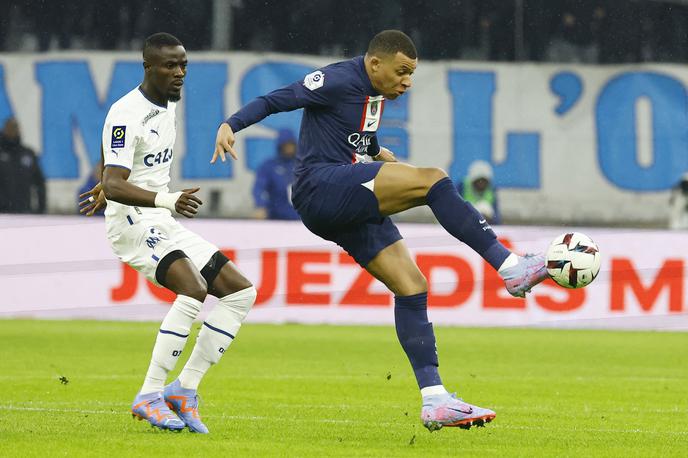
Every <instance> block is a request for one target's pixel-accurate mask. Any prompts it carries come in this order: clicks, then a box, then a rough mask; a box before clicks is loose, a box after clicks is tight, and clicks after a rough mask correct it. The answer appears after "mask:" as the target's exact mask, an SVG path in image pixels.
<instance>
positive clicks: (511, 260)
mask: <svg viewBox="0 0 688 458" xmlns="http://www.w3.org/2000/svg"><path fill="white" fill-rule="evenodd" d="M516 264H518V255H516V254H514V253H511V254H510V255H509V256H507V257H506V259H505V260H504V262H503V263H502V265H501V266H499V269H497V272H499V273H500V274H501V273H502V271H503V270H504V269H508V268H509V267H513V266H515V265H516Z"/></svg>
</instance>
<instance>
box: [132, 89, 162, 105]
mask: <svg viewBox="0 0 688 458" xmlns="http://www.w3.org/2000/svg"><path fill="white" fill-rule="evenodd" d="M138 90H139V92H140V93H141V95H142V96H143V98H144V99H146V100H148V101H149V102H150V103H152V104H153V105H155V106H156V107H160V108H164V109H167V105H160V104H157V103H155V102H153V101H152V100H151V99H149V98H148V96H147V95H146V93H145V92H143V90H142V89H141V86H139V87H138Z"/></svg>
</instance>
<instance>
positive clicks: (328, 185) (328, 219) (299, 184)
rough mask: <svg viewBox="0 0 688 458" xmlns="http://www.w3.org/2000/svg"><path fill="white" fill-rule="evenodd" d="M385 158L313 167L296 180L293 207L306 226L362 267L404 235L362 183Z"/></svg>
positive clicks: (371, 177)
mask: <svg viewBox="0 0 688 458" xmlns="http://www.w3.org/2000/svg"><path fill="white" fill-rule="evenodd" d="M382 164H383V162H371V163H365V164H364V163H358V164H333V165H322V166H316V167H311V168H310V169H308V170H307V171H305V172H304V173H303V174H302V175H301V176H299V177H298V179H297V180H296V182H295V183H294V189H293V198H292V201H293V203H294V208H296V211H297V212H298V213H299V215H300V216H301V220H302V221H303V224H305V225H306V227H307V228H308V229H309V230H310V231H311V232H313V233H314V234H316V235H318V236H320V237H322V238H324V239H325V240H330V241H332V242H334V243H336V244H337V245H339V246H340V247H342V248H343V249H344V250H346V252H347V253H349V255H350V256H351V257H352V258H354V259H355V260H356V262H358V264H360V265H361V266H362V267H365V266H366V265H368V263H369V262H370V261H371V260H372V259H373V258H374V257H375V256H376V255H377V254H378V253H379V252H380V251H382V250H383V249H384V248H386V247H388V246H389V245H391V244H393V243H394V242H396V241H398V240H401V238H402V237H401V234H400V233H399V230H398V229H397V228H396V226H395V225H394V223H393V222H392V220H391V219H389V217H386V216H382V215H381V214H380V209H379V207H378V202H377V198H376V197H375V194H373V191H371V190H370V189H368V188H366V187H365V186H363V183H367V182H369V181H370V180H372V179H373V178H375V176H376V175H377V173H378V172H379V171H380V167H381V166H382Z"/></svg>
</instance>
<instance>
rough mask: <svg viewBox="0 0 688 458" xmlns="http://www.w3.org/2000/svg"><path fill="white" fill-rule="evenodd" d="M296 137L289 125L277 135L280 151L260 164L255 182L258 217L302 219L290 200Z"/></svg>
mask: <svg viewBox="0 0 688 458" xmlns="http://www.w3.org/2000/svg"><path fill="white" fill-rule="evenodd" d="M295 156H296V137H295V136H294V133H293V132H292V131H291V130H289V129H281V130H280V131H279V133H278V135H277V155H276V156H275V157H274V158H272V159H268V160H267V161H265V162H263V164H261V166H260V168H259V169H258V171H257V172H256V182H255V184H254V185H253V199H254V201H255V204H256V211H255V212H254V217H255V218H258V219H266V218H267V219H294V220H297V219H299V215H298V214H297V213H296V210H294V207H293V206H292V204H291V184H292V182H293V181H294V166H295V165H296V157H295Z"/></svg>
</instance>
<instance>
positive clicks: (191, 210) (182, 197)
mask: <svg viewBox="0 0 688 458" xmlns="http://www.w3.org/2000/svg"><path fill="white" fill-rule="evenodd" d="M130 173H131V171H130V170H129V169H126V168H123V167H105V170H104V171H103V192H104V193H105V197H106V198H107V199H108V200H112V201H115V202H119V203H121V204H124V205H131V206H137V207H158V208H167V209H168V210H170V211H171V212H177V213H179V214H180V215H182V216H186V217H187V218H193V217H194V216H196V213H198V207H200V206H201V205H203V202H202V201H201V199H199V198H198V197H196V196H194V194H195V193H196V192H198V191H199V190H200V189H201V188H192V189H184V190H182V191H178V192H152V191H147V190H145V189H142V188H139V187H138V186H136V185H133V184H131V183H129V182H128V181H127V178H129V174H130Z"/></svg>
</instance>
